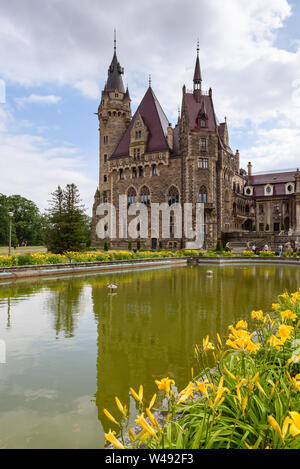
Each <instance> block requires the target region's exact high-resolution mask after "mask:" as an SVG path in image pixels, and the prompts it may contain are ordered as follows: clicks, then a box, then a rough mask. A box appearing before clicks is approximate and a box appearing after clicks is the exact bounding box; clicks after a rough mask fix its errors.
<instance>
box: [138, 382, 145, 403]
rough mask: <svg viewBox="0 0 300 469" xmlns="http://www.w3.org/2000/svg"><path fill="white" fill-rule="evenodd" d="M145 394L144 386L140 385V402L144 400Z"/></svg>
mask: <svg viewBox="0 0 300 469" xmlns="http://www.w3.org/2000/svg"><path fill="white" fill-rule="evenodd" d="M143 394H144V388H143V385H142V384H141V385H140V389H139V400H140V401H141V402H142V400H143Z"/></svg>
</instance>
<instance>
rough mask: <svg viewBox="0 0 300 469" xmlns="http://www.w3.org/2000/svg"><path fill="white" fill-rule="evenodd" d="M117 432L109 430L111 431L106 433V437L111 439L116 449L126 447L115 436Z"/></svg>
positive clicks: (108, 439)
mask: <svg viewBox="0 0 300 469" xmlns="http://www.w3.org/2000/svg"><path fill="white" fill-rule="evenodd" d="M115 434H116V432H112V431H111V430H109V433H104V435H105V438H106V440H107V441H109V442H110V443H111V444H112V445H114V447H115V448H116V449H125V447H124V446H123V445H122V443H121V442H120V441H119V440H118V439H117V438H116V437H115Z"/></svg>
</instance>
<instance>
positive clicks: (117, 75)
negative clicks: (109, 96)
mask: <svg viewBox="0 0 300 469" xmlns="http://www.w3.org/2000/svg"><path fill="white" fill-rule="evenodd" d="M123 73H124V68H122V67H121V65H120V63H119V62H118V58H117V52H116V48H115V50H114V55H113V59H112V61H111V64H110V66H109V69H108V78H107V82H106V86H105V91H108V92H109V91H115V90H118V91H120V92H121V93H125V89H124V85H123V80H122V75H123Z"/></svg>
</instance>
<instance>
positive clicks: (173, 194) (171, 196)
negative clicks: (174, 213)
mask: <svg viewBox="0 0 300 469" xmlns="http://www.w3.org/2000/svg"><path fill="white" fill-rule="evenodd" d="M178 202H179V192H178V189H177V188H176V187H175V186H171V187H170V189H169V192H168V203H169V205H170V206H171V205H173V204H177V203H178Z"/></svg>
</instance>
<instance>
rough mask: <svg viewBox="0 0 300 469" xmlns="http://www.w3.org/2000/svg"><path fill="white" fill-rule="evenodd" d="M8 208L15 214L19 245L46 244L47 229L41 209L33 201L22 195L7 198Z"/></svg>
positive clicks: (15, 227)
mask: <svg viewBox="0 0 300 469" xmlns="http://www.w3.org/2000/svg"><path fill="white" fill-rule="evenodd" d="M7 206H8V208H9V210H11V211H12V212H13V214H14V215H13V229H14V230H15V234H16V238H17V240H18V242H19V243H21V242H22V241H27V244H28V245H31V246H33V245H35V246H36V245H41V244H44V235H45V231H44V230H45V227H44V221H43V216H42V215H41V213H40V211H39V208H38V207H37V205H36V204H35V203H34V202H33V201H32V200H28V199H26V198H25V197H22V196H21V195H11V196H9V197H7Z"/></svg>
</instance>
